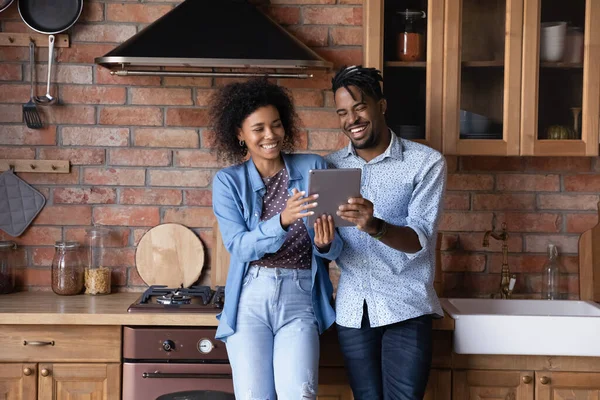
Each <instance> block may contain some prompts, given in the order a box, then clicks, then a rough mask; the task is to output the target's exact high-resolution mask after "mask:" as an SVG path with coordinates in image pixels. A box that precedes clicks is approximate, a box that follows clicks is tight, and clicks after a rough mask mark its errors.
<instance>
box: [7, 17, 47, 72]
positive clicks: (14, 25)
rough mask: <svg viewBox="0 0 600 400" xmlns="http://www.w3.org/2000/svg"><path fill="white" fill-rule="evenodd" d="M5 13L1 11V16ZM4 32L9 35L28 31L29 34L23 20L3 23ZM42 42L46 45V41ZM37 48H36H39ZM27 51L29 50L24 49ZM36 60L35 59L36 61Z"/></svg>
mask: <svg viewBox="0 0 600 400" xmlns="http://www.w3.org/2000/svg"><path fill="white" fill-rule="evenodd" d="M5 13H6V11H3V12H2V14H5ZM17 18H19V16H17ZM3 25H4V29H3V31H4V32H10V33H27V32H28V31H29V32H31V30H30V29H29V27H28V26H27V25H25V23H24V22H23V20H20V21H5V22H4V24H3ZM44 42H46V43H48V41H47V40H44ZM40 47H41V46H40ZM40 47H38V48H40ZM26 49H27V50H28V51H29V49H28V48H26ZM47 52H48V50H47V49H46V53H47ZM37 60H38V59H37V58H36V61H37Z"/></svg>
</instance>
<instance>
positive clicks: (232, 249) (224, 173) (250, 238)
mask: <svg viewBox="0 0 600 400" xmlns="http://www.w3.org/2000/svg"><path fill="white" fill-rule="evenodd" d="M283 161H284V163H285V168H286V169H287V172H288V176H289V185H288V192H289V194H290V195H291V194H292V189H294V188H295V189H297V190H299V191H302V190H305V191H307V192H308V176H309V174H308V171H309V170H311V169H326V168H327V163H326V162H325V160H324V159H323V158H322V157H321V156H318V155H314V154H284V155H283ZM265 193H266V188H265V185H264V183H263V180H262V179H261V177H260V174H259V173H258V171H257V169H256V166H255V165H254V163H253V162H252V160H248V161H246V162H244V163H242V164H239V165H235V166H232V167H228V168H225V169H222V170H220V171H219V172H217V174H216V175H215V178H214V180H213V210H214V213H215V216H216V217H217V221H218V223H219V230H220V231H221V236H222V238H223V243H224V244H225V247H226V248H227V251H228V252H229V254H230V255H231V261H230V264H229V273H228V275H227V283H226V285H225V305H224V307H223V312H222V313H221V314H219V315H217V318H218V319H219V327H218V329H217V334H216V338H217V339H221V340H223V341H225V340H226V338H227V336H230V335H232V334H233V333H234V332H235V327H236V321H237V310H238V302H239V299H240V293H241V290H242V281H243V279H244V275H245V274H246V271H247V270H248V266H249V263H250V261H254V260H258V259H260V258H261V257H262V256H263V255H265V254H267V253H275V252H276V251H277V250H279V248H281V246H282V244H283V242H284V241H285V236H286V233H287V231H285V230H284V229H283V228H282V227H281V222H280V219H279V218H280V214H277V215H275V216H274V217H273V218H271V219H269V220H267V221H262V222H261V221H260V216H261V215H262V204H263V196H264V195H265ZM304 224H306V218H304ZM306 228H307V230H308V233H309V235H310V237H311V240H313V239H314V234H315V232H314V229H313V227H312V226H306ZM341 250H342V240H341V238H340V236H339V235H338V234H337V232H336V235H335V238H334V240H333V242H332V243H331V246H330V248H329V251H328V252H327V253H321V252H319V249H318V248H317V247H316V246H314V244H313V255H312V266H311V269H312V301H313V309H314V313H315V317H316V319H317V324H318V327H319V332H320V333H323V331H325V330H326V329H327V328H329V327H330V326H331V325H332V324H333V322H334V321H335V312H334V310H333V307H332V305H331V298H332V295H333V286H332V285H331V281H330V280H329V273H328V270H327V267H326V265H325V263H324V262H323V258H325V259H328V260H334V259H336V258H337V257H338V256H339V255H340V252H341Z"/></svg>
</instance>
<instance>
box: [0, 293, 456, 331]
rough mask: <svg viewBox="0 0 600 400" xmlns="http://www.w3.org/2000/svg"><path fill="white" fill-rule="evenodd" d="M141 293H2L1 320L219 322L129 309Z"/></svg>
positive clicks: (450, 324)
mask: <svg viewBox="0 0 600 400" xmlns="http://www.w3.org/2000/svg"><path fill="white" fill-rule="evenodd" d="M140 295H141V293H112V294H109V295H104V296H89V295H78V296H58V295H56V294H54V293H53V292H17V293H11V294H5V295H0V324H6V325H163V326H167V325H170V326H217V324H218V320H217V318H216V317H215V315H216V314H214V313H205V314H197V313H128V312H127V307H129V305H130V304H131V303H133V302H134V301H135V300H137V298H138V297H139V296H140ZM433 327H434V329H436V330H454V320H453V319H452V318H450V317H449V316H448V315H445V317H444V318H443V319H439V320H434V322H433Z"/></svg>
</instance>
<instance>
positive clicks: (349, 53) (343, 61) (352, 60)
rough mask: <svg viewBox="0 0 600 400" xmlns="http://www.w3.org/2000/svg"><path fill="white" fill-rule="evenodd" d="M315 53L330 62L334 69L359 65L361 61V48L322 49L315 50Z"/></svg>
mask: <svg viewBox="0 0 600 400" xmlns="http://www.w3.org/2000/svg"><path fill="white" fill-rule="evenodd" d="M315 51H316V52H317V53H319V55H320V56H321V57H323V58H324V59H326V60H327V61H331V62H332V63H333V65H334V67H335V68H340V67H342V66H344V65H359V64H361V63H362V60H363V52H362V48H361V47H347V46H344V47H339V48H331V47H322V48H316V49H315Z"/></svg>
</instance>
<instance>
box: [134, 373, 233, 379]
mask: <svg viewBox="0 0 600 400" xmlns="http://www.w3.org/2000/svg"><path fill="white" fill-rule="evenodd" d="M142 378H152V379H173V378H175V379H232V375H231V374H203V373H181V372H173V373H168V372H144V373H142Z"/></svg>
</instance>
